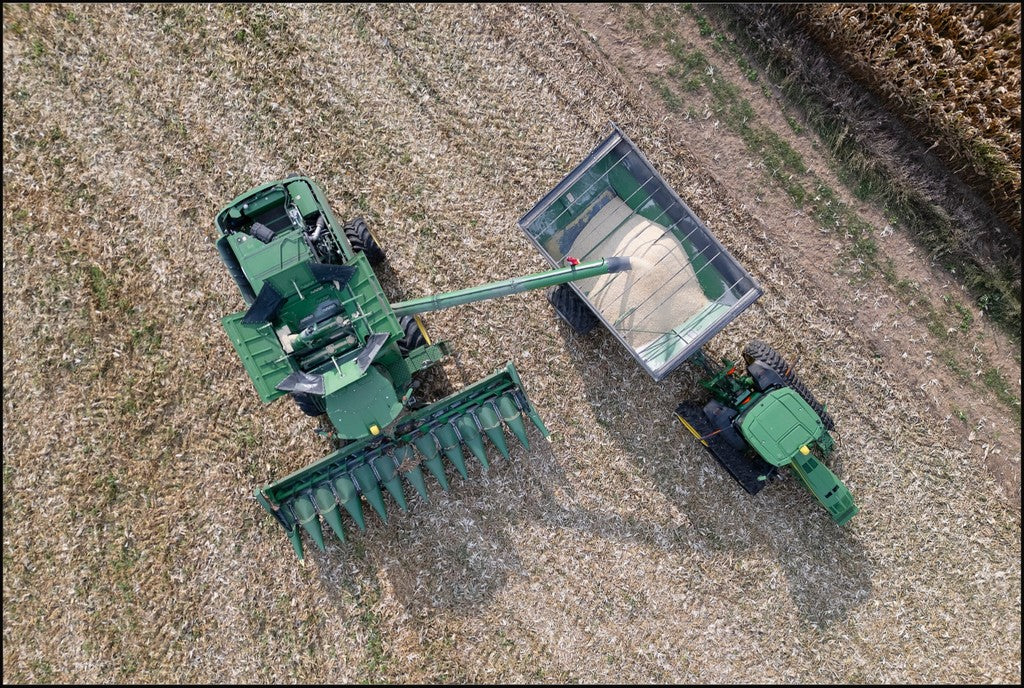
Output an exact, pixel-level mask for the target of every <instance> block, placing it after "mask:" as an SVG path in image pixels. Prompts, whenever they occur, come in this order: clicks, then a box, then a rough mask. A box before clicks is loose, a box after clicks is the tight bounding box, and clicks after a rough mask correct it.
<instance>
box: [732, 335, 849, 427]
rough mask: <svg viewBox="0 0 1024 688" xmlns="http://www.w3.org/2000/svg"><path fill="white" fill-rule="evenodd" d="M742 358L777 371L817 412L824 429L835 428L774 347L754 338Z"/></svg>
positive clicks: (830, 418) (822, 408)
mask: <svg viewBox="0 0 1024 688" xmlns="http://www.w3.org/2000/svg"><path fill="white" fill-rule="evenodd" d="M743 359H744V360H745V361H746V362H747V365H750V364H751V363H753V362H754V361H758V362H759V363H760V364H761V365H763V366H765V367H766V368H770V369H771V370H773V371H775V372H776V373H778V374H779V377H781V378H782V379H783V380H784V381H785V382H786V384H787V385H789V386H790V387H792V388H793V390H794V391H795V392H796V393H797V394H799V395H800V396H801V397H803V400H804V401H806V402H807V404H808V405H809V406H810V407H811V408H812V409H814V412H815V413H817V414H818V418H821V422H822V423H823V424H824V425H825V430H827V431H829V432H831V431H832V430H834V429H835V427H836V423H835V421H834V420H832V416H830V415H828V413H827V412H826V411H825V408H824V407H823V406H822V405H821V404H820V403H819V402H818V400H817V399H815V398H814V395H813V394H811V391H810V390H809V389H807V387H805V386H804V383H803V382H801V380H800V378H799V377H797V375H796V373H794V372H793V369H792V367H791V366H790V365H789V364H788V363H786V360H785V359H784V358H782V356H780V355H779V353H778V352H777V351H776V350H775V349H773V348H772V347H770V346H768V345H767V344H765V343H764V342H762V341H758V340H756V339H755V340H752V341H751V342H750V343H749V344H747V346H746V348H745V349H743Z"/></svg>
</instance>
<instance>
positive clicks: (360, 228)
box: [343, 217, 385, 265]
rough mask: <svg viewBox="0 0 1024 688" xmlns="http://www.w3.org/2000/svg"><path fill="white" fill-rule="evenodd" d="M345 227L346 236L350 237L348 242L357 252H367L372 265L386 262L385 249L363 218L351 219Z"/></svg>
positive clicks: (367, 257)
mask: <svg viewBox="0 0 1024 688" xmlns="http://www.w3.org/2000/svg"><path fill="white" fill-rule="evenodd" d="M343 229H344V231H345V236H346V237H348V243H350V244H352V250H353V251H355V252H356V253H365V254H366V259H367V260H368V261H370V265H380V264H381V263H383V262H384V258H385V256H384V251H383V250H382V249H381V247H380V246H379V245H378V244H377V240H376V239H374V238H373V235H372V234H370V228H369V227H367V226H366V221H365V220H364V219H363V218H361V217H357V218H356V219H354V220H349V221H348V222H346V223H345V226H344V227H343Z"/></svg>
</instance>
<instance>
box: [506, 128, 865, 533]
mask: <svg viewBox="0 0 1024 688" xmlns="http://www.w3.org/2000/svg"><path fill="white" fill-rule="evenodd" d="M612 129H613V131H612V132H611V134H610V135H609V136H608V137H607V138H605V140H604V141H602V142H601V143H600V144H599V145H598V146H597V147H596V148H595V149H594V150H593V152H591V153H590V155H589V156H587V158H586V159H585V160H584V161H583V162H582V163H580V164H579V165H578V166H577V167H576V168H575V169H574V170H572V171H571V172H570V173H569V174H568V175H566V177H565V178H564V179H563V180H562V181H561V182H560V183H559V184H558V185H557V186H556V187H555V188H554V189H552V191H551V192H550V193H548V194H547V195H546V196H545V197H544V198H542V199H541V200H540V201H539V202H538V203H537V204H536V205H535V206H534V207H533V209H531V210H530V211H529V212H528V213H527V214H526V215H524V216H523V217H522V218H521V219H520V220H519V226H520V228H521V229H522V230H523V231H524V232H525V233H526V236H527V237H529V239H530V240H531V241H532V242H533V243H534V245H535V246H536V247H537V249H538V250H539V251H540V253H541V255H542V256H543V257H544V258H545V259H547V261H548V262H550V263H551V264H552V265H557V264H560V263H561V262H562V261H564V260H595V259H600V258H602V257H604V256H611V255H625V256H629V257H630V260H631V261H632V267H633V269H632V270H630V271H629V272H628V273H621V274H612V275H605V276H602V277H597V278H592V279H587V280H580V281H576V282H573V283H571V284H564V285H561V286H559V287H556V288H553V289H551V290H549V292H548V298H549V299H550V301H551V304H552V305H553V306H554V308H555V310H556V312H557V313H558V314H559V315H560V316H561V317H562V318H563V319H564V320H565V321H566V322H567V323H569V325H570V326H571V327H572V328H573V329H574V330H575V331H576V332H577V333H579V334H586V333H587V332H589V331H590V330H592V329H593V328H594V327H596V326H597V325H599V324H604V325H605V326H606V327H607V328H608V330H609V331H610V332H611V333H612V335H614V336H615V338H616V339H618V340H619V342H621V343H622V345H623V346H624V347H625V348H626V350H627V351H629V353H630V354H632V355H633V357H634V358H635V359H636V360H637V362H639V363H640V365H641V366H642V367H643V368H644V370H646V371H647V372H648V373H649V374H650V375H651V377H653V378H654V379H655V380H662V379H663V378H665V376H667V375H668V374H669V373H670V372H671V371H672V370H674V369H675V368H676V367H678V366H679V365H681V364H682V363H684V362H686V361H690V362H693V363H696V364H697V365H699V366H701V367H702V368H703V369H704V370H705V372H706V373H707V374H708V375H709V377H708V379H707V380H705V381H704V382H703V385H704V387H705V388H706V389H708V390H709V391H710V392H711V393H712V396H713V399H712V400H711V401H710V402H708V403H707V404H697V403H695V402H684V403H682V404H681V405H680V406H679V407H678V409H677V411H676V413H677V416H678V418H679V420H680V421H682V423H683V424H684V425H685V426H686V427H687V429H689V430H690V432H692V433H693V434H694V435H695V436H696V437H697V439H698V440H699V441H700V442H701V444H703V445H704V446H705V447H706V448H707V449H708V450H709V451H710V452H711V454H713V455H714V456H715V457H716V458H717V459H718V460H719V461H720V462H721V463H722V465H723V466H724V467H725V468H726V470H728V471H729V474H730V475H732V476H733V477H734V478H735V479H736V480H737V481H738V482H739V483H740V484H741V485H742V486H743V487H744V488H745V489H746V490H747V491H748V492H750V493H751V494H755V493H757V492H758V491H759V490H760V489H761V488H762V487H764V485H765V484H766V482H767V480H769V479H770V478H771V477H773V476H775V475H776V474H777V472H778V469H779V468H781V467H783V466H789V467H790V468H791V469H792V470H793V471H794V472H795V473H796V474H797V475H798V476H799V478H800V480H801V482H802V483H803V484H804V485H806V486H807V488H808V489H809V490H810V491H811V492H812V493H814V495H815V496H816V497H817V498H818V500H819V501H820V502H821V503H822V504H823V505H824V506H825V507H826V508H827V509H828V511H829V513H830V514H831V515H832V518H833V519H834V520H835V521H836V522H837V523H840V524H843V523H846V522H847V521H849V520H850V518H852V517H853V515H854V514H856V513H857V507H856V506H855V505H854V504H853V498H852V496H851V495H850V492H849V490H847V489H846V487H845V486H844V485H843V484H842V483H841V482H840V481H839V479H838V478H836V477H835V475H834V474H833V473H832V472H831V471H829V469H828V468H827V467H825V466H824V465H823V464H821V463H820V462H819V461H818V459H816V458H815V457H814V456H813V455H812V448H813V451H815V452H817V455H818V456H819V458H822V459H823V458H826V457H827V456H828V455H829V453H830V452H831V451H832V448H833V441H832V438H831V436H830V435H829V431H830V430H832V429H833V427H834V423H833V421H832V419H831V418H830V417H829V415H828V414H827V413H825V410H824V408H823V407H822V406H821V405H820V404H819V403H818V402H817V401H816V400H815V399H814V397H813V396H812V395H811V394H810V392H808V391H807V389H806V388H805V387H804V386H803V384H802V383H801V382H800V381H799V380H798V379H797V378H796V376H795V374H794V373H793V372H792V369H791V368H790V366H788V365H786V364H785V363H784V361H783V360H782V358H781V357H780V356H779V355H778V354H777V353H775V351H773V350H772V349H771V348H770V347H768V346H767V345H766V344H763V343H761V342H752V343H751V344H750V345H749V346H748V347H747V349H746V351H745V352H744V356H745V358H746V359H747V362H748V368H747V371H748V374H747V375H745V376H741V375H736V368H735V366H733V365H732V364H731V363H729V362H728V361H726V362H725V364H723V365H716V364H714V363H712V362H711V358H710V357H709V356H708V355H706V354H705V353H704V352H703V350H702V348H701V347H702V346H703V345H704V344H705V343H706V342H708V341H709V340H710V339H711V338H712V337H713V336H714V335H715V334H716V333H718V332H720V331H721V330H722V329H723V328H724V327H725V326H726V325H728V324H729V323H730V322H731V321H732V320H733V319H734V318H736V317H737V316H738V315H739V314H740V313H742V312H743V311H744V310H745V309H746V308H748V307H749V306H750V305H751V304H753V303H754V301H756V300H757V299H758V297H760V296H761V294H762V290H761V288H760V287H759V286H758V285H757V283H756V282H755V281H754V278H753V277H751V276H750V274H749V273H747V271H746V270H744V269H743V267H742V266H741V265H740V264H739V263H738V262H737V261H736V260H735V259H734V258H733V257H732V256H731V255H730V254H729V252H728V251H727V250H726V249H725V247H724V246H722V244H721V243H720V242H719V241H718V240H717V239H716V238H715V237H714V236H713V235H712V234H711V232H710V230H709V229H708V228H707V226H706V225H705V224H704V223H703V222H702V221H701V220H700V218H699V217H697V215H696V214H694V213H693V211H691V210H690V208H689V207H688V206H687V205H686V203H684V202H683V200H682V199H681V198H680V197H679V195H678V194H677V193H676V192H675V191H674V190H673V189H672V188H671V187H670V186H669V185H668V184H667V183H666V182H665V180H664V179H663V178H662V176H661V175H660V174H658V172H657V170H655V169H654V167H653V166H652V165H651V163H650V162H649V161H648V160H647V158H646V157H644V155H643V154H642V153H641V152H640V151H639V149H637V147H636V146H635V145H634V144H633V142H632V141H630V140H629V138H628V137H627V136H626V135H625V134H624V133H623V132H622V131H621V130H620V129H619V128H618V127H617V126H615V125H614V124H613V125H612Z"/></svg>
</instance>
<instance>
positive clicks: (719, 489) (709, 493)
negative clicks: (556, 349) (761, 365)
mask: <svg viewBox="0 0 1024 688" xmlns="http://www.w3.org/2000/svg"><path fill="white" fill-rule="evenodd" d="M557 326H558V331H559V333H560V334H561V336H562V337H563V339H564V340H565V345H566V349H567V351H568V352H569V354H570V359H571V361H572V363H573V365H574V366H575V367H576V368H577V369H578V371H579V373H580V376H581V377H582V378H583V379H585V380H587V384H586V385H585V387H584V391H585V396H586V399H585V403H586V405H587V407H589V408H591V409H593V413H594V416H595V420H596V421H597V423H598V424H599V425H600V426H601V427H602V428H603V429H604V430H605V431H606V433H607V435H608V436H609V437H610V438H612V439H613V441H614V442H615V443H616V444H617V445H618V446H619V447H620V448H621V449H622V450H623V451H624V452H625V453H626V454H627V455H631V456H633V457H635V461H633V464H634V466H635V470H636V474H635V475H637V476H638V477H641V478H643V479H645V480H646V481H647V482H648V483H649V485H650V489H651V490H657V491H659V492H661V493H662V495H663V496H664V497H665V499H666V500H667V501H669V502H671V503H672V504H673V506H675V507H676V508H677V509H678V510H679V512H680V513H681V514H683V515H684V516H685V518H686V520H687V521H689V524H688V526H685V527H682V526H681V527H679V528H677V529H676V531H675V532H674V533H673V534H672V537H671V538H670V540H671V544H669V545H668V546H666V545H665V544H664V542H665V538H664V536H663V534H657V533H655V531H654V530H653V529H652V528H651V527H650V526H648V525H646V524H645V523H644V522H642V521H640V522H624V521H623V519H621V518H619V517H617V516H616V515H614V514H602V513H596V512H590V513H587V512H582V513H581V512H579V511H575V512H573V513H569V512H566V511H565V510H564V509H561V508H560V507H558V506H557V505H552V506H551V511H549V512H548V513H547V515H546V516H545V519H546V520H547V521H548V522H552V523H557V522H558V519H559V518H560V517H561V518H564V519H565V520H566V521H567V522H569V523H577V524H579V523H581V519H582V523H584V524H585V525H583V526H581V527H583V528H585V529H587V530H588V531H591V532H593V533H595V534H602V533H626V534H628V538H629V539H637V540H639V541H641V542H644V543H645V544H648V545H650V546H652V547H662V548H667V549H677V550H680V551H681V550H683V549H690V550H692V549H696V550H697V551H699V552H706V553H708V554H709V555H710V556H714V555H715V554H716V553H719V552H721V553H732V554H736V555H740V556H743V555H748V556H759V557H771V558H772V559H774V560H775V562H777V564H778V566H779V567H780V569H781V570H782V571H783V572H784V575H785V579H786V584H787V585H788V588H789V595H790V598H791V599H792V601H793V603H794V605H795V606H796V607H797V609H798V610H799V612H800V615H801V618H803V619H804V620H806V621H807V622H809V623H812V624H815V625H830V624H832V623H835V622H839V621H842V620H844V619H845V618H846V617H847V616H848V613H849V611H850V610H851V609H852V608H855V607H857V606H859V605H861V604H863V603H864V602H865V600H867V599H868V598H869V597H870V596H871V594H872V578H873V571H874V567H873V565H872V563H871V561H870V558H869V556H868V554H867V551H866V550H865V548H864V546H863V544H862V543H861V541H860V539H859V537H858V536H857V535H856V534H855V533H856V527H855V526H856V521H854V522H853V523H852V524H851V525H853V526H854V527H853V528H851V527H850V525H848V526H845V527H839V526H836V525H835V524H834V523H833V522H832V520H831V518H829V516H828V514H827V512H825V511H824V509H823V508H822V507H821V505H820V504H818V502H817V500H816V499H815V498H814V496H813V495H811V494H810V493H809V492H808V491H807V490H806V489H805V488H804V487H803V485H801V484H800V483H799V481H798V480H797V479H796V478H795V477H794V476H791V475H790V474H789V473H788V471H787V472H786V474H785V476H784V477H783V478H782V480H780V481H777V482H773V483H772V484H771V485H768V486H767V487H765V488H764V489H763V490H762V491H761V492H759V493H758V494H757V495H754V496H751V495H748V494H747V493H746V492H745V491H744V490H743V489H742V488H741V487H740V486H739V485H738V484H737V483H736V482H735V481H734V480H733V479H732V477H731V476H729V474H728V473H727V472H726V470H725V469H724V468H723V467H722V466H721V465H720V464H719V463H718V462H717V460H716V459H715V458H714V457H713V456H711V454H709V453H708V452H707V451H706V450H705V449H704V448H703V447H702V446H701V445H700V444H699V443H698V442H697V440H696V439H695V438H693V437H692V436H691V435H690V434H689V433H688V432H686V430H685V429H684V428H683V427H682V425H681V424H680V423H679V422H678V420H677V419H676V418H675V416H674V414H673V410H674V409H675V407H676V406H677V405H678V404H679V403H680V402H681V401H684V400H687V399H692V400H701V399H703V398H704V396H705V394H706V392H705V391H704V390H703V388H701V387H700V385H699V381H700V379H702V377H703V374H702V371H699V370H698V369H697V368H696V366H690V365H683V366H681V367H680V368H678V369H676V371H674V372H673V373H672V374H671V375H670V376H669V377H668V378H666V379H665V380H663V381H661V382H660V383H656V382H655V381H654V380H653V379H652V378H650V376H648V375H647V374H646V373H645V372H644V371H643V370H642V368H641V367H640V365H639V364H638V363H637V362H636V361H635V360H634V359H633V358H632V357H631V356H630V355H629V354H628V353H627V352H626V351H625V350H624V349H623V348H622V346H621V345H620V344H619V343H618V341H617V340H616V339H615V338H614V337H613V336H612V335H611V334H610V333H608V332H606V331H605V330H603V329H597V330H595V331H594V332H592V333H591V334H589V335H587V336H585V337H580V336H578V335H576V334H575V333H574V332H573V331H572V330H571V329H570V328H569V327H568V325H566V324H565V323H564V322H562V321H561V320H559V321H558V324H557ZM736 354H737V355H738V352H736ZM833 456H834V459H830V460H829V465H830V466H832V467H834V468H836V469H837V470H839V475H840V477H841V476H842V472H841V468H842V465H841V459H842V445H841V444H839V445H838V451H837V452H836V454H835V455H833Z"/></svg>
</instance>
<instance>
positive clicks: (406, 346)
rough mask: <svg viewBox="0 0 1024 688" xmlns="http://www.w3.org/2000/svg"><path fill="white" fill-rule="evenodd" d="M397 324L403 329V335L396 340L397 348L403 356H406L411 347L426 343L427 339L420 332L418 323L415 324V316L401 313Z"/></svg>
mask: <svg viewBox="0 0 1024 688" xmlns="http://www.w3.org/2000/svg"><path fill="white" fill-rule="evenodd" d="M398 324H399V325H401V326H402V330H404V331H405V336H404V337H402V338H401V339H399V340H398V349H399V351H401V352H402V355H403V356H408V355H409V352H410V351H412V350H413V349H418V348H420V347H421V346H426V345H427V340H426V339H425V338H424V337H423V333H422V332H420V328H419V325H417V324H416V318H414V317H413V316H411V315H403V316H402V317H401V318H399V319H398Z"/></svg>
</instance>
